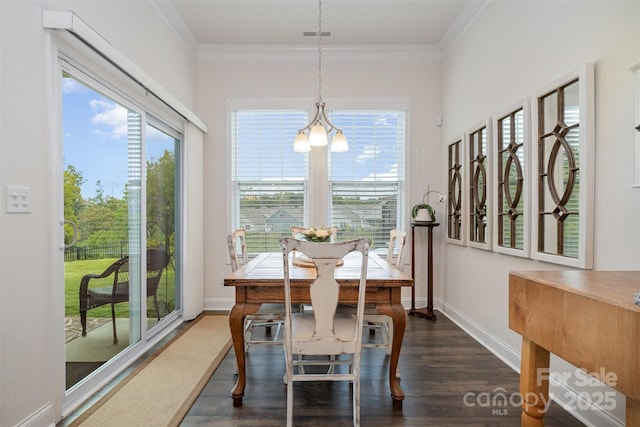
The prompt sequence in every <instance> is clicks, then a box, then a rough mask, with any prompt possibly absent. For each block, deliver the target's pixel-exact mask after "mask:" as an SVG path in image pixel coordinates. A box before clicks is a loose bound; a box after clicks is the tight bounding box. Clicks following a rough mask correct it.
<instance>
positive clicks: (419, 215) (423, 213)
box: [414, 209, 431, 221]
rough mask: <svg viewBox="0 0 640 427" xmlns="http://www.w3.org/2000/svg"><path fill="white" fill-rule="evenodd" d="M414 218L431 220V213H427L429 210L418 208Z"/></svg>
mask: <svg viewBox="0 0 640 427" xmlns="http://www.w3.org/2000/svg"><path fill="white" fill-rule="evenodd" d="M414 219H415V220H416V221H431V215H429V210H427V209H418V212H417V213H416V217H415V218H414Z"/></svg>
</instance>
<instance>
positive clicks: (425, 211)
mask: <svg viewBox="0 0 640 427" xmlns="http://www.w3.org/2000/svg"><path fill="white" fill-rule="evenodd" d="M431 193H437V194H438V203H444V201H445V200H447V198H446V197H445V196H444V194H442V193H441V192H439V191H438V190H432V189H431V186H427V192H426V193H424V195H423V196H422V203H420V204H417V205H414V206H413V209H411V218H413V220H414V221H418V222H429V221H431V222H435V220H436V212H435V211H434V210H433V207H432V206H431V205H430V204H429V195H430V194H431Z"/></svg>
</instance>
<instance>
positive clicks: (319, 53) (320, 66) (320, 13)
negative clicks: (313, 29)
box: [318, 0, 322, 101]
mask: <svg viewBox="0 0 640 427" xmlns="http://www.w3.org/2000/svg"><path fill="white" fill-rule="evenodd" d="M318 99H319V100H320V101H322V0H318Z"/></svg>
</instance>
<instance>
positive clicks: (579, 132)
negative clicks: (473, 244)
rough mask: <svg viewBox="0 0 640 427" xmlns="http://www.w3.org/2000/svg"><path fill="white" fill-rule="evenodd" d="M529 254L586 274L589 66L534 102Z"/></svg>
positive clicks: (589, 198) (589, 203) (590, 164)
mask: <svg viewBox="0 0 640 427" xmlns="http://www.w3.org/2000/svg"><path fill="white" fill-rule="evenodd" d="M536 115H537V120H536V121H535V123H536V124H537V128H536V131H537V132H536V134H537V138H536V139H537V140H536V151H537V165H536V186H535V193H534V196H535V198H534V201H535V203H536V205H535V209H536V211H535V221H534V224H533V227H534V239H535V242H534V246H533V248H534V253H533V254H532V256H533V257H534V258H537V259H542V260H546V261H550V262H556V263H560V264H565V265H570V266H575V267H582V268H591V263H592V257H593V256H592V253H593V245H592V241H593V237H592V236H593V225H592V222H591V221H592V217H593V163H594V160H593V153H594V146H593V141H592V138H593V120H594V119H593V117H594V115H593V66H592V65H589V66H587V67H585V70H584V71H583V72H582V73H580V74H579V75H578V74H577V73H576V74H574V75H572V76H571V77H569V78H567V79H565V80H563V81H561V82H560V83H557V84H555V85H554V86H552V87H551V88H550V89H549V90H546V91H544V92H542V93H541V95H539V96H538V97H537V99H536Z"/></svg>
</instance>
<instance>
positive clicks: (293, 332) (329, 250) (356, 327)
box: [280, 238, 369, 427]
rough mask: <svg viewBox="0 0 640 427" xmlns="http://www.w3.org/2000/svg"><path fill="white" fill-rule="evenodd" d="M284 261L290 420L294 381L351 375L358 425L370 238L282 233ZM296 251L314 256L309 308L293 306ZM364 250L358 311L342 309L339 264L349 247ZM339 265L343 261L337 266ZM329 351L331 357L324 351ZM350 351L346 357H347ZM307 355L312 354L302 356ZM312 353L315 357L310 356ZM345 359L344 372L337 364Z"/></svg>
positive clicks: (289, 419) (289, 418) (347, 378)
mask: <svg viewBox="0 0 640 427" xmlns="http://www.w3.org/2000/svg"><path fill="white" fill-rule="evenodd" d="M280 246H281V248H282V255H283V267H284V295H285V338H284V349H285V360H286V373H285V382H286V384H287V426H288V427H291V426H292V425H293V390H294V387H293V384H294V382H296V381H349V382H351V384H352V387H353V393H352V396H353V403H352V404H353V425H354V426H359V425H360V355H361V349H362V324H363V321H364V300H365V290H366V275H367V262H368V254H369V241H368V239H359V240H351V241H346V242H341V243H318V242H307V241H301V240H297V239H294V238H282V239H280ZM293 251H298V252H300V253H302V254H304V255H305V256H306V257H308V258H309V259H311V260H312V262H313V263H314V265H315V268H316V270H317V276H316V279H315V280H314V281H313V282H312V283H311V284H310V285H309V284H303V285H301V286H304V287H309V293H310V297H311V306H312V310H311V311H305V312H302V313H295V312H293V310H292V304H293V303H292V296H291V295H292V288H295V287H296V285H295V284H292V283H291V278H290V264H291V262H292V260H291V257H290V254H291V253H292V252H293ZM355 251H357V252H359V253H360V260H361V265H360V267H361V268H360V277H359V280H358V300H357V309H356V314H351V313H338V312H337V311H336V307H337V305H338V297H339V294H340V287H341V285H340V284H339V283H338V282H337V281H336V279H335V271H336V264H337V263H338V261H339V260H340V259H342V258H343V257H344V256H346V255H347V254H349V253H351V252H355ZM338 268H339V267H338ZM327 355H331V356H332V357H331V358H330V359H327V358H326V356H327ZM345 355H346V358H345ZM303 356H308V357H306V358H303ZM309 356H311V357H309ZM310 365H311V366H318V365H324V366H326V365H331V366H334V369H328V370H327V369H322V370H321V371H319V372H318V371H317V370H313V369H304V370H300V368H301V367H302V366H310ZM340 365H347V367H348V369H346V372H345V370H344V369H339V366H340Z"/></svg>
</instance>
